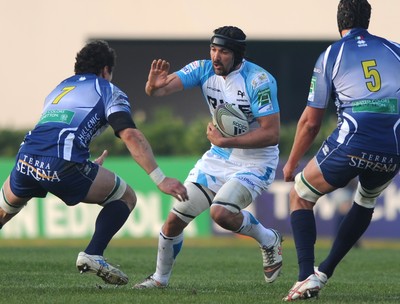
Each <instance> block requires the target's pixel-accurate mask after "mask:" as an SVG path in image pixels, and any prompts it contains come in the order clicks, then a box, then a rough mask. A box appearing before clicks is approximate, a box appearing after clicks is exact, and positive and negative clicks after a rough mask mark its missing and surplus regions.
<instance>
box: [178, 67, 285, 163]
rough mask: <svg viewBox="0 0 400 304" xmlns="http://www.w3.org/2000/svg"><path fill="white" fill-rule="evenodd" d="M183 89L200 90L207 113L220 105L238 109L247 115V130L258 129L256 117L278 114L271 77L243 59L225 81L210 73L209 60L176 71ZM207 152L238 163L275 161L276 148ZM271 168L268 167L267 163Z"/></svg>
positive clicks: (277, 151) (274, 88) (273, 82)
mask: <svg viewBox="0 0 400 304" xmlns="http://www.w3.org/2000/svg"><path fill="white" fill-rule="evenodd" d="M176 74H177V75H178V77H179V78H180V79H181V81H182V84H183V87H184V89H190V88H193V87H200V88H201V90H202V92H203V96H204V98H205V100H206V102H207V105H208V107H209V110H210V114H211V115H213V113H214V110H215V108H216V107H217V106H218V105H219V104H222V103H230V104H234V105H236V106H238V107H239V109H240V110H241V111H242V112H243V113H244V114H245V115H246V116H247V120H248V122H249V125H250V130H252V129H255V128H259V124H258V123H257V121H256V118H257V117H261V116H266V115H271V114H274V113H278V112H279V105H278V98H277V85H276V81H275V78H274V77H273V76H272V75H271V74H270V73H268V72H267V71H266V70H264V69H263V68H261V67H259V66H258V65H256V64H254V63H251V62H249V61H246V60H243V62H242V64H241V66H240V68H239V69H238V70H235V71H233V72H231V73H229V74H228V75H227V76H226V77H225V78H224V77H222V76H219V75H216V74H215V73H214V69H213V66H212V61H211V60H198V61H194V62H192V63H190V64H188V65H186V66H185V67H184V68H182V69H181V70H180V71H178V72H176ZM211 152H212V153H214V154H217V155H219V156H221V157H223V158H225V159H229V160H233V161H239V162H247V161H248V162H252V163H254V162H265V161H268V160H269V161H271V160H273V162H275V161H276V160H277V159H278V154H279V149H278V146H270V147H265V148H257V149H238V148H220V147H217V146H214V145H212V148H211ZM271 165H272V164H271Z"/></svg>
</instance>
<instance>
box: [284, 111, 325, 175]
mask: <svg viewBox="0 0 400 304" xmlns="http://www.w3.org/2000/svg"><path fill="white" fill-rule="evenodd" d="M324 113H325V109H319V108H313V107H310V106H307V107H306V108H305V109H304V111H303V114H302V115H301V117H300V120H299V122H298V124H297V129H296V134H295V136H294V141H293V146H292V150H291V151H290V155H289V158H288V160H287V162H286V164H285V166H284V167H283V175H284V180H285V181H286V182H290V181H294V177H295V170H296V168H297V166H298V164H299V162H300V160H301V159H302V157H303V156H304V154H305V153H306V152H307V151H308V150H309V149H310V147H311V145H312V144H313V142H314V139H315V137H316V136H317V135H318V132H319V130H320V128H321V124H322V118H323V116H324Z"/></svg>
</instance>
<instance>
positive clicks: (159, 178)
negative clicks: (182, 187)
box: [149, 167, 165, 186]
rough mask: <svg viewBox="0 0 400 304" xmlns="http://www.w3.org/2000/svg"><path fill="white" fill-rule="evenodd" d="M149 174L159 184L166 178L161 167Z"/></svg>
mask: <svg viewBox="0 0 400 304" xmlns="http://www.w3.org/2000/svg"><path fill="white" fill-rule="evenodd" d="M149 176H150V178H151V179H152V180H153V182H154V183H155V184H156V185H157V186H158V185H159V184H161V183H162V181H163V180H164V179H165V175H164V173H163V172H162V171H161V169H160V167H157V168H155V169H154V170H153V171H152V172H150V174H149Z"/></svg>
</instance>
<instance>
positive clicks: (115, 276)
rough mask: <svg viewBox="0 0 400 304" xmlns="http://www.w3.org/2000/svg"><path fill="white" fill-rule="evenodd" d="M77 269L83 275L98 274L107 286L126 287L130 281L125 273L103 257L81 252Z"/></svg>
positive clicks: (77, 261)
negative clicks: (88, 273)
mask: <svg viewBox="0 0 400 304" xmlns="http://www.w3.org/2000/svg"><path fill="white" fill-rule="evenodd" d="M76 267H77V268H78V270H79V272H80V273H82V274H83V273H86V272H91V273H94V274H96V275H97V276H98V277H100V278H101V279H102V280H103V281H104V282H106V283H107V284H114V285H125V284H127V283H128V281H129V279H128V276H127V275H126V274H125V273H123V272H122V271H121V270H119V269H118V268H116V267H114V266H112V265H111V264H109V263H107V262H106V259H105V258H104V257H102V256H101V255H90V254H87V253H85V252H79V254H78V258H77V260H76Z"/></svg>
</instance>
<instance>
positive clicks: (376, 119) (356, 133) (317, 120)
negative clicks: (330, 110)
mask: <svg viewBox="0 0 400 304" xmlns="http://www.w3.org/2000/svg"><path fill="white" fill-rule="evenodd" d="M370 16H371V6H370V4H369V3H368V1H367V0H341V1H340V2H339V6H338V11H337V21H338V27H339V32H340V35H341V37H342V39H340V40H339V41H337V42H336V43H333V44H332V45H331V46H329V47H328V48H327V49H326V51H325V52H323V53H322V54H321V56H320V57H319V59H318V60H317V62H316V65H315V67H314V73H313V76H312V79H311V88H310V93H309V96H308V103H307V107H306V109H305V110H304V112H303V114H302V116H301V118H300V120H299V122H298V125H297V131H296V135H295V139H294V143H293V147H292V151H291V153H290V156H289V158H288V161H287V163H286V165H285V167H284V169H283V172H284V178H285V180H286V181H294V187H293V188H292V190H291V192H290V210H291V216H290V220H291V225H292V230H293V236H294V241H295V245H296V249H297V257H298V264H299V276H298V281H297V282H296V283H295V284H294V285H293V287H292V289H291V290H290V291H289V294H288V295H287V296H286V297H285V298H284V300H286V301H293V300H297V299H306V298H310V297H315V296H317V295H318V293H319V290H320V289H321V288H322V287H323V286H324V285H325V284H326V283H327V280H328V278H330V277H331V276H332V274H333V272H334V270H335V267H336V266H337V265H338V264H339V262H340V261H341V260H342V259H343V257H344V256H345V255H346V253H347V252H348V251H349V250H350V249H351V248H352V246H353V245H354V244H356V242H357V240H358V239H359V238H360V237H361V235H362V234H363V233H364V232H365V231H366V229H367V228H368V226H369V224H370V222H371V218H372V214H373V212H374V207H375V204H376V200H377V197H378V196H379V195H380V194H381V193H382V191H383V190H384V189H385V188H386V187H387V186H388V185H389V184H390V182H391V181H392V179H393V178H394V177H395V176H396V175H397V173H398V172H399V162H400V115H399V99H400V77H399V75H400V47H399V45H398V44H396V43H393V42H391V41H388V40H386V39H384V38H381V37H377V36H373V35H371V34H370V33H369V32H368V31H367V29H368V25H369V20H370ZM328 102H335V105H336V106H337V114H338V124H337V128H336V129H335V130H334V131H333V132H332V134H331V135H330V136H329V137H328V138H327V139H326V140H325V142H324V143H323V144H322V146H321V148H320V150H319V151H318V153H317V154H316V156H315V157H314V158H313V159H312V160H311V161H310V162H309V163H308V164H307V165H306V167H305V168H304V169H303V171H302V172H301V173H299V174H297V175H296V176H295V174H294V172H295V169H296V167H297V165H298V162H299V161H300V160H301V158H302V157H303V156H304V154H305V152H306V151H307V150H308V149H309V147H310V145H311V144H312V142H313V141H314V139H315V137H316V135H317V134H318V131H319V129H320V126H321V124H322V118H323V114H324V111H325V109H326V107H327V106H328ZM357 177H358V180H359V183H358V187H357V191H356V194H355V198H354V203H353V205H352V207H351V209H350V211H349V212H348V213H347V215H346V217H345V218H344V220H343V222H342V224H341V226H340V228H339V230H338V232H337V235H336V238H335V241H334V243H333V245H332V249H331V251H330V253H329V255H328V257H327V258H326V259H325V260H324V261H323V262H322V263H321V264H320V265H319V267H315V269H314V243H315V241H316V235H317V233H316V227H315V219H314V214H313V207H314V205H315V203H316V202H317V201H318V199H319V198H320V197H321V196H323V195H324V194H326V193H329V192H331V191H334V190H335V189H337V188H342V187H345V186H346V185H347V184H348V183H349V182H350V181H351V180H352V179H353V178H357Z"/></svg>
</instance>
